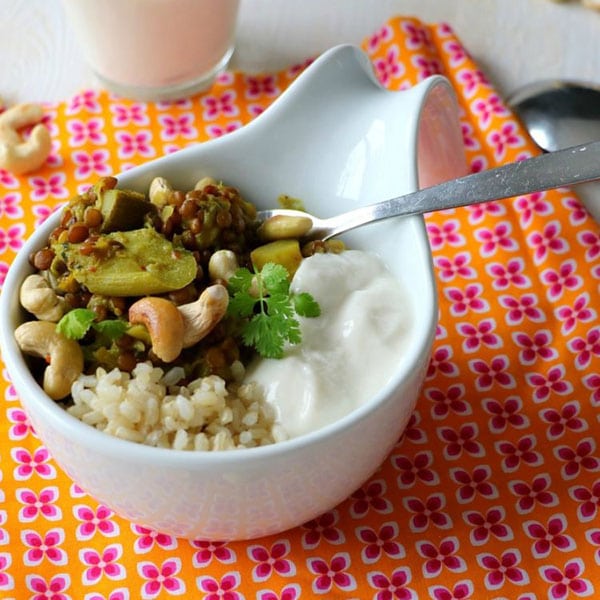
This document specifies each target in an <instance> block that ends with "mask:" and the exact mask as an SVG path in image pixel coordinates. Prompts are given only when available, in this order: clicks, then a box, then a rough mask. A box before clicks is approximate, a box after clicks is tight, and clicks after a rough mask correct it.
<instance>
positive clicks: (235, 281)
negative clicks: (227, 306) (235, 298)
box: [227, 267, 254, 294]
mask: <svg viewBox="0 0 600 600" xmlns="http://www.w3.org/2000/svg"><path fill="white" fill-rule="evenodd" d="M253 277H254V274H253V273H251V272H250V271H249V270H248V269H246V268H244V267H242V268H240V269H237V270H236V271H235V273H234V274H233V275H232V276H231V277H230V278H229V281H228V282H227V286H228V287H229V289H230V291H231V292H233V293H234V294H235V292H242V293H245V292H247V291H248V290H249V289H250V286H251V285H252V278H253Z"/></svg>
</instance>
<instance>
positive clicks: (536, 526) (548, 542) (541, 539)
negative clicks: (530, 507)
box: [523, 514, 577, 558]
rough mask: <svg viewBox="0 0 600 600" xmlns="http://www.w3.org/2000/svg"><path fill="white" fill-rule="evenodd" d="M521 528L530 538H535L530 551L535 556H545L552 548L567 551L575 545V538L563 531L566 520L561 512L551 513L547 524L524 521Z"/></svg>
mask: <svg viewBox="0 0 600 600" xmlns="http://www.w3.org/2000/svg"><path fill="white" fill-rule="evenodd" d="M523 529H524V530H525V533H526V534H527V535H528V536H529V537H530V538H531V539H532V540H535V541H534V543H533V545H532V548H531V553H532V554H533V555H534V556H535V557H536V558H546V557H547V556H549V555H550V552H551V551H552V550H553V549H556V550H560V551H561V552H569V551H571V550H574V549H575V548H576V547H577V545H576V544H575V540H574V539H573V538H572V537H571V536H570V535H568V534H566V533H565V531H566V530H567V521H566V519H565V516H564V515H562V514H556V515H552V516H551V517H550V518H549V519H548V523H547V525H544V524H543V523H540V522H539V521H533V520H532V521H525V523H523Z"/></svg>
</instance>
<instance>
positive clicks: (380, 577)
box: [367, 567, 418, 600]
mask: <svg viewBox="0 0 600 600" xmlns="http://www.w3.org/2000/svg"><path fill="white" fill-rule="evenodd" d="M367 578H368V581H369V584H370V585H371V587H373V588H375V589H376V590H378V591H377V593H376V594H375V596H373V598H374V600H388V599H389V598H398V600H417V598H418V596H417V594H416V592H415V591H414V590H413V589H411V588H410V587H408V585H407V584H409V583H410V582H411V578H412V574H411V571H410V569H409V568H407V567H398V568H397V569H394V571H393V573H392V574H391V576H387V575H385V573H382V572H381V571H374V572H371V573H369V574H368V575H367Z"/></svg>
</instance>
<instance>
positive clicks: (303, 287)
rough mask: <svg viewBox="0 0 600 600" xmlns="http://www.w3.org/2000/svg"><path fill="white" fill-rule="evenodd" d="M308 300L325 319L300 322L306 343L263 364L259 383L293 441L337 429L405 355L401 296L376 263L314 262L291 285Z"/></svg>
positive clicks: (352, 255)
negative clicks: (334, 426) (337, 423)
mask: <svg viewBox="0 0 600 600" xmlns="http://www.w3.org/2000/svg"><path fill="white" fill-rule="evenodd" d="M291 287H292V290H293V291H295V292H310V293H311V294H312V295H313V297H314V298H315V299H316V300H317V302H318V303H319V305H320V306H321V316H320V317H317V318H300V327H301V332H302V343H301V344H299V345H297V346H291V347H289V348H288V349H287V350H286V354H285V357H284V358H282V359H260V360H257V361H256V362H255V363H254V364H252V365H251V366H250V367H249V369H248V372H247V374H246V380H248V381H256V382H257V383H258V384H260V385H261V386H262V388H263V390H264V392H265V395H266V399H267V401H268V402H269V403H270V404H271V405H272V406H273V407H274V409H275V412H276V415H277V421H278V423H279V424H280V425H281V426H282V427H283V428H284V429H285V431H286V433H287V434H288V436H289V437H296V436H299V435H301V434H304V433H308V432H310V431H315V430H317V429H320V428H321V427H323V426H325V425H328V424H329V423H333V422H334V421H337V420H338V419H340V418H341V417H343V416H344V415H346V414H348V413H350V412H351V411H353V410H354V409H356V408H358V407H359V406H361V405H362V404H364V403H366V402H368V401H369V399H370V398H372V397H373V395H374V394H375V393H376V392H377V391H378V390H379V389H381V387H382V386H384V385H385V383H386V382H387V381H388V380H389V379H390V377H391V375H392V373H393V371H394V368H395V366H396V364H397V362H398V360H399V357H400V356H401V355H402V351H403V347H404V345H405V343H406V339H407V337H408V334H409V331H410V327H411V315H410V311H409V306H408V303H407V300H406V297H405V293H404V290H403V288H402V286H401V285H400V283H399V282H398V280H397V279H395V278H394V277H393V275H392V274H391V273H390V272H389V271H388V270H387V269H386V267H385V265H384V264H383V263H382V261H381V260H380V259H379V258H377V257H376V256H374V255H372V254H369V253H366V252H361V251H358V250H348V251H346V252H343V253H342V254H316V255H314V256H312V257H310V258H307V259H306V260H304V261H303V262H302V264H301V266H300V268H299V269H298V271H297V272H296V275H295V276H294V279H293V281H292V286H291Z"/></svg>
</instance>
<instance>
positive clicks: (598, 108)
mask: <svg viewBox="0 0 600 600" xmlns="http://www.w3.org/2000/svg"><path fill="white" fill-rule="evenodd" d="M508 104H509V106H510V107H511V108H512V109H513V110H514V111H515V113H516V114H517V115H518V116H519V118H520V119H521V121H522V122H523V125H524V126H525V127H526V129H527V130H528V131H529V134H530V135H531V137H532V138H533V140H534V141H535V143H536V144H537V145H538V146H539V147H540V148H542V150H545V151H546V152H554V151H556V150H560V149H561V148H568V147H569V146H575V145H577V144H584V143H586V142H590V141H593V140H598V139H600V87H594V86H593V85H587V84H584V83H579V82H574V81H555V80H548V81H538V82H535V83H531V84H529V85H526V86H524V87H522V88H520V89H519V90H517V91H516V92H515V93H513V94H512V95H511V96H509V98H508Z"/></svg>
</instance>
